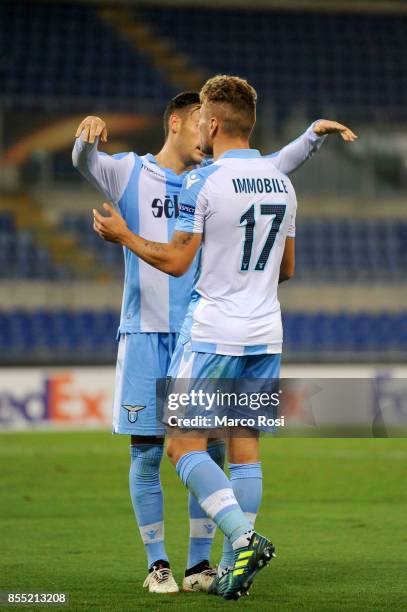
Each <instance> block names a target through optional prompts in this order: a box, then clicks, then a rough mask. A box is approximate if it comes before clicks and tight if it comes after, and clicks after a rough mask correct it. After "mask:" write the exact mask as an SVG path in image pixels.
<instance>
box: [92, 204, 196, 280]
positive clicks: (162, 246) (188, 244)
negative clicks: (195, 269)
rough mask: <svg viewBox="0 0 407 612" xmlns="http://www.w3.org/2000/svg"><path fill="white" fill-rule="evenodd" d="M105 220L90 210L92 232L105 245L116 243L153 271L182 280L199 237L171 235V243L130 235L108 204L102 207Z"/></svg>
mask: <svg viewBox="0 0 407 612" xmlns="http://www.w3.org/2000/svg"><path fill="white" fill-rule="evenodd" d="M103 208H104V209H105V211H106V212H107V213H109V214H108V216H103V215H101V214H100V213H99V212H98V211H97V210H96V209H93V229H94V230H95V232H96V233H97V234H99V236H100V237H101V238H103V239H104V240H108V241H109V242H119V243H120V244H121V245H122V246H124V247H127V248H128V249H130V251H132V252H133V253H134V254H135V255H137V256H138V257H140V259H142V260H143V261H145V262H147V263H148V264H150V265H151V266H153V267H154V268H157V269H158V270H161V272H165V273H166V274H170V275H171V276H182V274H185V272H186V271H187V270H188V268H189V267H190V265H191V263H192V261H193V259H194V257H195V255H196V253H197V251H198V249H199V246H200V244H201V239H202V234H192V233H189V232H180V231H175V232H174V234H173V236H172V239H171V242H168V243H167V242H153V241H152V240H146V239H145V238H142V237H141V236H138V235H137V234H134V233H133V232H132V231H131V230H130V229H129V228H128V227H127V223H126V221H125V220H124V219H123V217H122V216H121V215H120V213H119V212H118V211H117V210H115V209H114V208H113V207H112V206H110V204H106V203H105V204H103Z"/></svg>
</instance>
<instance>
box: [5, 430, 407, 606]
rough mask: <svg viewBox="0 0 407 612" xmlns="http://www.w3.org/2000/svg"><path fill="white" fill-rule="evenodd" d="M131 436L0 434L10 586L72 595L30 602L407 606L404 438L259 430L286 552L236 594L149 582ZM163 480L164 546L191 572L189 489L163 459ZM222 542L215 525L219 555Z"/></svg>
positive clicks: (178, 570)
mask: <svg viewBox="0 0 407 612" xmlns="http://www.w3.org/2000/svg"><path fill="white" fill-rule="evenodd" d="M128 444H129V440H128V438H127V437H124V436H123V437H120V436H116V437H112V436H111V435H110V434H108V433H104V432H97V433H95V432H92V433H34V434H32V433H21V434H4V435H2V436H0V479H1V492H2V493H1V534H0V563H1V566H2V567H0V582H1V586H0V589H1V590H10V591H14V592H25V593H27V592H32V591H40V592H67V593H69V597H70V603H69V607H60V606H58V607H57V606H51V607H49V606H48V607H47V608H45V607H43V606H39V605H38V606H30V607H28V606H25V608H24V609H25V610H44V609H54V608H58V609H65V610H66V609H69V610H151V611H154V612H155V611H161V610H162V611H167V610H168V611H172V610H174V611H178V610H194V611H199V610H205V611H207V610H220V609H225V610H226V609H230V608H233V609H248V610H257V611H263V610H278V611H285V610H292V611H294V610H295V611H297V610H307V611H308V610H309V611H312V612H314V611H321V612H326V611H330V610H341V611H342V610H355V611H358V612H360V611H366V612H374V611H382V610H389V611H390V610H391V611H394V610H406V609H407V592H406V591H407V582H406V576H407V572H406V561H407V529H406V525H407V520H406V517H407V503H406V502H407V487H406V468H407V444H406V441H405V440H403V439H299V438H297V439H292V438H291V439H270V438H268V439H266V440H263V442H262V453H263V469H264V496H263V503H262V508H261V512H260V515H259V518H258V523H257V527H258V530H259V531H260V532H261V533H264V534H265V535H268V536H270V537H271V538H272V540H273V542H274V543H275V545H276V548H277V554H278V557H277V559H275V560H274V561H273V562H272V564H271V566H270V567H269V568H267V569H266V570H264V571H263V572H262V573H261V574H260V576H259V577H258V579H257V580H256V581H255V583H254V585H253V587H252V592H251V595H250V597H247V598H244V599H241V600H240V601H239V602H226V601H223V600H221V599H218V598H216V597H209V596H208V595H205V594H202V593H197V594H187V593H180V594H179V595H172V596H155V595H150V594H149V593H148V592H146V591H145V590H143V589H142V588H141V585H142V582H143V580H144V578H145V575H146V562H145V557H144V552H143V548H142V545H141V543H140V540H139V535H138V530H137V527H136V524H135V521H134V518H133V512H132V509H131V505H130V500H129V496H128V488H127V478H128V476H127V475H128V464H129V458H128V455H129V452H128ZM162 479H163V484H164V493H165V508H166V515H165V519H166V541H167V550H168V552H169V555H170V559H171V562H172V567H173V570H174V572H175V576H176V578H177V579H178V580H179V581H181V577H182V575H183V569H184V563H185V560H186V549H187V537H188V517H187V511H186V502H187V495H186V491H185V489H184V488H183V486H182V485H181V484H180V482H178V479H177V476H176V474H175V471H174V470H173V468H172V467H171V466H170V465H169V463H168V461H167V459H165V461H164V466H163V476H162ZM220 545H221V538H220V534H218V535H217V538H216V543H215V547H214V551H213V553H214V554H213V561H214V562H216V561H217V560H218V558H219V552H220Z"/></svg>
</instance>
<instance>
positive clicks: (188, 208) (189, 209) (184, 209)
mask: <svg viewBox="0 0 407 612" xmlns="http://www.w3.org/2000/svg"><path fill="white" fill-rule="evenodd" d="M179 210H180V212H183V213H185V214H186V215H192V216H193V215H194V214H195V207H194V206H188V204H180V206H179Z"/></svg>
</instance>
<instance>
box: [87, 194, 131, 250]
mask: <svg viewBox="0 0 407 612" xmlns="http://www.w3.org/2000/svg"><path fill="white" fill-rule="evenodd" d="M103 208H104V209H105V210H106V212H107V213H109V214H108V216H107V217H104V216H103V215H101V214H100V213H99V212H98V211H97V210H96V208H94V209H93V229H94V230H95V232H96V233H97V234H99V236H100V237H101V238H103V240H107V241H108V242H121V241H122V239H123V238H124V237H125V236H126V234H127V233H128V232H129V228H128V227H127V223H126V221H125V220H124V219H123V217H122V216H121V214H120V213H119V212H118V211H117V210H116V209H115V208H113V206H111V205H110V204H106V203H104V204H103Z"/></svg>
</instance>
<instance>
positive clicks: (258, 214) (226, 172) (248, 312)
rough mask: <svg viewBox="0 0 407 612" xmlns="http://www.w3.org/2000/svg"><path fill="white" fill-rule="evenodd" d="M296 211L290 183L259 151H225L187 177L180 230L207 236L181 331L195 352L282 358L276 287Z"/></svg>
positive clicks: (204, 239) (181, 203)
mask: <svg viewBox="0 0 407 612" xmlns="http://www.w3.org/2000/svg"><path fill="white" fill-rule="evenodd" d="M296 209H297V200H296V196H295V191H294V188H293V186H292V184H291V182H290V180H289V179H288V178H287V176H286V175H284V174H282V173H281V172H280V171H279V170H277V168H276V167H275V166H274V164H273V163H272V160H271V159H267V158H265V157H261V155H260V153H259V151H257V150H255V149H236V150H231V151H227V152H226V153H224V154H223V155H222V156H221V157H220V158H219V159H218V160H217V161H216V162H214V163H213V164H212V165H211V166H208V167H206V168H201V169H198V170H194V171H193V172H190V173H189V174H188V175H187V177H186V178H185V181H184V185H183V188H182V191H181V195H180V215H179V217H178V220H177V223H176V227H175V229H176V230H180V231H185V232H193V233H202V234H203V237H202V247H201V256H200V264H199V267H198V276H197V280H196V284H195V291H194V295H193V299H192V302H191V305H190V309H189V316H187V318H186V321H185V325H184V329H183V333H184V334H185V335H190V338H191V348H192V350H193V351H200V352H209V353H219V354H222V355H252V354H262V353H281V349H282V340H283V332H282V324H281V312H280V303H279V301H278V297H277V287H278V281H279V274H280V265H281V260H282V256H283V252H284V247H285V240H286V237H287V236H290V237H294V236H295V214H296Z"/></svg>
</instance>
